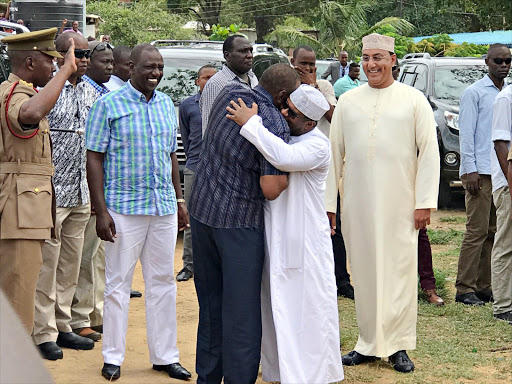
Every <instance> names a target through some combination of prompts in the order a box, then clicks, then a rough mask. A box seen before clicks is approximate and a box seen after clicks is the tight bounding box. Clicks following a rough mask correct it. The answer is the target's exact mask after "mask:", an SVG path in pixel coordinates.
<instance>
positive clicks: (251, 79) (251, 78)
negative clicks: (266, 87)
mask: <svg viewBox="0 0 512 384" xmlns="http://www.w3.org/2000/svg"><path fill="white" fill-rule="evenodd" d="M222 71H225V72H227V74H228V76H229V78H230V79H231V80H233V79H235V78H236V79H238V80H240V81H242V82H244V83H245V80H243V79H242V78H240V76H238V75H237V74H236V73H235V72H233V71H232V70H231V69H230V68H229V67H228V66H227V65H226V64H224V66H223V67H222ZM247 76H248V77H249V83H250V86H251V87H252V83H253V82H254V80H255V79H256V80H257V78H256V75H255V74H254V72H253V71H252V69H250V70H249V72H247Z"/></svg>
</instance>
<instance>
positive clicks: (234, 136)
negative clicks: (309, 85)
mask: <svg viewBox="0 0 512 384" xmlns="http://www.w3.org/2000/svg"><path fill="white" fill-rule="evenodd" d="M239 97H240V98H242V99H243V100H244V102H245V103H246V104H247V105H252V103H253V102H255V103H257V104H258V114H259V115H260V116H261V118H262V120H263V125H265V127H268V129H269V130H270V131H271V132H272V133H273V134H275V135H276V136H278V137H280V138H282V139H283V140H284V141H286V142H288V140H289V138H290V131H289V128H288V124H287V123H286V121H285V120H284V118H283V116H282V115H281V113H280V111H279V110H278V109H277V108H276V107H275V106H274V104H273V102H272V96H271V95H270V94H269V93H268V92H267V91H266V90H265V89H264V88H262V87H260V86H257V87H255V88H254V89H253V90H250V89H247V88H245V87H242V86H240V85H233V86H230V87H227V88H224V89H223V90H222V91H221V92H220V93H219V95H218V96H217V99H216V100H215V103H214V104H213V106H212V110H211V113H210V120H209V123H208V129H207V130H206V133H205V136H204V138H203V147H202V151H201V156H200V158H199V162H198V164H197V167H196V175H195V180H194V184H193V186H192V193H191V199H190V202H189V206H188V208H189V212H190V214H191V215H192V216H193V217H194V218H195V219H196V220H198V221H200V222H201V223H203V224H206V225H208V226H211V227H214V228H256V229H263V204H264V201H265V198H264V196H263V192H262V190H261V187H260V177H261V176H263V175H285V174H286V173H284V172H281V171H279V170H277V169H276V168H274V167H273V166H272V165H271V164H270V163H269V162H267V161H266V160H265V158H264V157H263V155H261V153H260V152H258V150H257V149H256V147H255V146H254V145H252V144H251V143H250V142H249V141H247V140H246V139H245V138H244V137H243V136H242V135H240V126H238V124H236V123H235V122H234V121H231V120H228V119H227V118H226V106H228V105H229V102H230V101H231V100H238V98H239Z"/></svg>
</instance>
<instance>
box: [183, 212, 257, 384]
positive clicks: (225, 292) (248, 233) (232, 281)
mask: <svg viewBox="0 0 512 384" xmlns="http://www.w3.org/2000/svg"><path fill="white" fill-rule="evenodd" d="M190 223H191V228H192V248H193V253H194V283H195V286H196V292H197V298H198V300H199V326H198V330H197V351H196V372H197V374H198V378H197V382H198V383H199V384H219V383H220V382H221V381H222V378H223V377H224V383H225V384H252V383H254V382H256V379H257V376H258V368H259V363H260V351H261V299H260V293H261V277H262V272H263V260H264V233H263V231H262V230H256V229H244V228H235V229H218V228H212V227H210V226H207V225H204V224H202V223H201V222H199V221H197V220H195V219H194V218H193V217H191V218H190Z"/></svg>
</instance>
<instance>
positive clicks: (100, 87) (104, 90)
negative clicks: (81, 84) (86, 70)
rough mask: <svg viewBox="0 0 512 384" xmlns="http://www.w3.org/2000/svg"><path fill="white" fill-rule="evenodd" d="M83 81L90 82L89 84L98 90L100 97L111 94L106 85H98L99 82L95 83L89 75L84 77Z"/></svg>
mask: <svg viewBox="0 0 512 384" xmlns="http://www.w3.org/2000/svg"><path fill="white" fill-rule="evenodd" d="M82 80H83V81H86V82H88V83H89V84H91V85H92V86H93V88H94V89H95V90H96V92H98V97H100V96H103V95H105V94H106V93H109V92H110V89H108V88H107V87H105V85H103V84H101V85H100V84H98V83H97V82H95V81H94V80H93V79H91V78H90V77H89V76H87V75H83V76H82Z"/></svg>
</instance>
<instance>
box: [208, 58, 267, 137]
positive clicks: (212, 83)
mask: <svg viewBox="0 0 512 384" xmlns="http://www.w3.org/2000/svg"><path fill="white" fill-rule="evenodd" d="M247 76H248V77H249V82H250V83H251V84H250V85H249V84H247V83H246V82H245V81H243V80H242V79H241V78H239V77H238V76H237V75H236V74H235V73H234V72H233V71H232V70H231V69H229V67H228V66H227V65H224V66H223V67H222V69H221V70H220V71H219V72H217V73H216V74H215V75H213V76H212V78H211V79H210V80H208V82H207V83H206V85H205V86H204V88H203V92H201V99H199V109H200V110H201V118H202V119H203V136H204V132H205V131H206V127H207V126H208V118H209V117H210V111H211V109H212V106H213V102H214V101H215V99H216V98H217V96H218V94H219V92H220V91H222V90H223V89H224V88H226V87H227V86H228V85H233V84H234V85H241V86H242V87H244V88H247V89H251V88H254V87H255V86H257V85H258V78H257V77H256V75H255V74H254V73H253V72H252V70H250V71H249V72H247Z"/></svg>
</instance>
